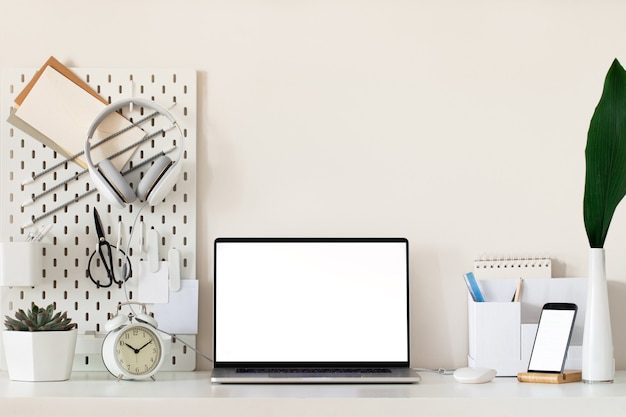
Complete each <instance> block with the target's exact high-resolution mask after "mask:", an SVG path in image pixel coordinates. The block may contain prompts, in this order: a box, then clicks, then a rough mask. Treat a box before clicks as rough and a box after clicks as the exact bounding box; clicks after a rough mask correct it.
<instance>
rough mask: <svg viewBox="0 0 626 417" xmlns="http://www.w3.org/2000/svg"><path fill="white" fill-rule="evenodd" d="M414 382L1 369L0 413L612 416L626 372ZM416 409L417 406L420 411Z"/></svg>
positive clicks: (430, 377) (625, 400) (619, 409)
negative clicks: (26, 376)
mask: <svg viewBox="0 0 626 417" xmlns="http://www.w3.org/2000/svg"><path fill="white" fill-rule="evenodd" d="M421 374H422V377H423V380H422V383H420V384H414V385H217V384H211V382H210V381H209V377H210V373H209V372H177V373H174V372H172V373H170V372H162V373H159V374H158V375H157V376H158V379H157V381H121V382H116V381H115V379H114V378H112V377H111V376H110V375H108V374H106V373H97V372H90V373H82V372H75V373H74V374H72V378H71V379H70V380H69V381H64V382H36V383H31V382H15V381H9V379H8V376H7V374H6V372H0V409H1V410H2V412H1V414H2V415H3V416H11V417H19V416H29V417H30V416H33V415H46V416H65V417H67V416H73V415H77V416H85V415H88V416H90V417H98V416H107V417H110V416H112V415H132V416H144V415H146V416H148V415H149V416H152V417H155V416H172V415H185V416H205V417H206V416H209V415H213V416H220V417H225V416H237V417H243V416H247V415H254V416H295V415H297V416H316V417H318V416H342V417H345V416H360V417H367V416H376V417H379V416H382V415H384V416H390V417H391V416H415V415H418V414H421V415H431V416H432V415H437V416H459V415H462V416H472V415H476V416H522V415H523V416H528V415H533V414H536V415H548V413H550V412H554V415H567V416H589V415H593V416H613V415H619V414H621V413H623V410H624V409H626V371H621V372H618V374H617V376H616V381H615V383H614V384H597V385H589V384H583V383H580V382H579V383H570V384H562V385H549V384H530V383H519V382H517V380H516V379H515V378H496V379H495V380H494V381H493V382H491V383H488V384H481V385H464V384H459V383H457V382H456V381H455V380H454V378H453V377H452V376H444V375H437V374H433V373H423V372H422V373H421ZM420 410H422V411H420Z"/></svg>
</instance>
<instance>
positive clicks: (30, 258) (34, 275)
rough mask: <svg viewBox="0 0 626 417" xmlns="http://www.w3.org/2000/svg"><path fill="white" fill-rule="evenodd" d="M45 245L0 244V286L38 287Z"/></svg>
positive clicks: (37, 243) (33, 243)
mask: <svg viewBox="0 0 626 417" xmlns="http://www.w3.org/2000/svg"><path fill="white" fill-rule="evenodd" d="M45 245H46V244H45V243H42V242H0V286H3V287H35V286H37V285H40V284H41V283H42V282H43V251H44V248H45Z"/></svg>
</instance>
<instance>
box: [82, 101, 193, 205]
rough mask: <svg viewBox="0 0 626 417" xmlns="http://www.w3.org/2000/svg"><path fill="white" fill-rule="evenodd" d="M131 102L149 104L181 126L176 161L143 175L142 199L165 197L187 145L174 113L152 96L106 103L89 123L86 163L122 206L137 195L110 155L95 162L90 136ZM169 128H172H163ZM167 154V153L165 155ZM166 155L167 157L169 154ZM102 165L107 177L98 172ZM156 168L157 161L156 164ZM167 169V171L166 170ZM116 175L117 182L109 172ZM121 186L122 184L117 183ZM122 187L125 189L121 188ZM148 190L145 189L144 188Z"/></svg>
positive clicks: (110, 197) (104, 189)
mask: <svg viewBox="0 0 626 417" xmlns="http://www.w3.org/2000/svg"><path fill="white" fill-rule="evenodd" d="M130 104H136V105H138V106H141V107H145V108H149V109H152V110H154V111H156V112H157V113H159V114H160V115H162V116H164V117H165V118H167V119H168V120H169V121H170V122H171V123H172V125H173V126H175V127H176V128H177V129H178V134H179V139H178V140H179V141H180V142H179V143H177V146H176V148H177V150H178V151H177V152H176V155H175V157H174V158H173V159H174V162H173V163H170V164H164V163H163V162H164V161H160V162H162V163H161V164H160V165H161V166H162V167H163V171H162V172H161V173H152V172H151V171H150V170H149V171H148V173H149V174H151V175H149V176H148V175H146V177H148V178H146V177H144V179H146V181H145V182H144V181H142V182H140V184H139V185H140V186H138V190H141V191H142V193H141V195H140V196H139V198H140V199H145V200H146V201H148V202H149V203H150V204H153V205H154V204H158V202H160V201H162V200H163V199H164V198H165V196H166V195H167V193H168V192H169V191H170V190H171V189H172V187H173V186H174V185H175V183H176V178H177V177H178V175H179V174H180V172H181V170H182V168H181V166H182V165H181V160H182V159H183V156H184V146H183V132H182V130H181V128H180V126H179V125H178V123H177V122H176V119H175V118H174V116H172V114H171V113H170V112H169V111H168V110H167V109H166V108H165V107H163V106H161V105H160V104H158V103H155V102H154V101H152V100H148V99H143V98H126V99H122V100H119V101H116V102H113V103H111V104H109V105H107V106H106V107H105V108H104V109H102V111H100V113H98V115H97V116H96V117H95V118H94V120H93V121H92V122H91V125H90V126H89V129H88V131H87V140H86V141H85V155H84V156H85V162H86V163H87V167H88V168H89V172H90V174H91V177H92V179H93V181H94V183H95V185H96V187H97V188H98V189H99V190H100V191H101V192H103V193H104V194H105V195H106V197H107V199H108V200H110V201H112V202H113V203H114V204H115V205H116V206H117V207H118V208H123V207H124V205H125V203H126V202H128V203H130V202H132V200H134V199H135V198H136V197H135V195H134V191H133V190H132V189H131V188H130V186H129V185H128V184H126V183H125V181H123V179H122V177H121V174H120V173H119V172H116V171H117V170H116V169H114V168H113V165H112V164H111V162H110V161H109V160H108V159H104V160H102V161H100V162H99V163H98V166H96V164H94V162H93V160H92V159H91V144H90V140H91V139H92V138H93V135H94V134H95V132H96V130H97V128H98V126H99V125H100V124H101V123H102V122H103V121H104V120H105V119H106V118H107V117H108V116H109V115H110V114H111V113H114V112H116V111H118V110H120V109H122V108H123V107H126V106H128V105H130ZM164 130H169V129H164ZM162 158H165V157H162ZM166 159H167V158H166ZM99 168H100V169H101V170H103V172H106V173H107V174H106V177H105V176H104V175H103V174H101V173H99ZM153 168H155V165H153ZM165 171H167V174H165ZM111 175H112V176H114V177H117V178H116V180H115V181H114V182H112V181H110V176H111ZM118 186H119V187H118ZM120 187H121V188H122V190H120ZM144 191H145V192H144Z"/></svg>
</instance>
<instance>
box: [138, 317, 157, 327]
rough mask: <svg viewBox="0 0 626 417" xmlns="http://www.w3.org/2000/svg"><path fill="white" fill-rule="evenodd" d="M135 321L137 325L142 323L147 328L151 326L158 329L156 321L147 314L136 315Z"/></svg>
mask: <svg viewBox="0 0 626 417" xmlns="http://www.w3.org/2000/svg"><path fill="white" fill-rule="evenodd" d="M135 320H137V321H138V322H139V323H143V324H147V325H149V326H152V327H154V328H155V329H156V328H157V327H159V323H157V321H156V320H155V319H154V317H152V316H149V315H147V314H137V315H136V316H135Z"/></svg>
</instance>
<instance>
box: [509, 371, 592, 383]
mask: <svg viewBox="0 0 626 417" xmlns="http://www.w3.org/2000/svg"><path fill="white" fill-rule="evenodd" d="M582 374H583V373H582V372H581V371H563V373H560V374H551V373H547V372H520V373H518V374H517V380H518V381H519V382H539V383H543V384H565V383H567V382H577V381H582V379H583V375H582Z"/></svg>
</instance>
